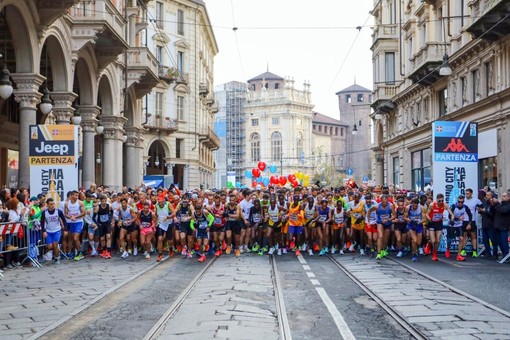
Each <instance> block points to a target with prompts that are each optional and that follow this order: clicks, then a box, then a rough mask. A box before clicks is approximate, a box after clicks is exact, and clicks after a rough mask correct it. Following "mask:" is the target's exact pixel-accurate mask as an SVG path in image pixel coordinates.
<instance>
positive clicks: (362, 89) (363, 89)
mask: <svg viewBox="0 0 510 340" xmlns="http://www.w3.org/2000/svg"><path fill="white" fill-rule="evenodd" d="M349 92H372V90H369V89H367V88H366V87H363V86H361V85H358V84H353V85H351V86H349V87H346V88H345V89H343V90H340V91H338V92H337V93H335V94H336V95H339V94H341V93H349Z"/></svg>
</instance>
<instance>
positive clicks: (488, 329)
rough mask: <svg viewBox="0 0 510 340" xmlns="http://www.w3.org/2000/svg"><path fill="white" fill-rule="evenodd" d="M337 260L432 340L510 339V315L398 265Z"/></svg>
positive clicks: (382, 262)
mask: <svg viewBox="0 0 510 340" xmlns="http://www.w3.org/2000/svg"><path fill="white" fill-rule="evenodd" d="M337 261H338V262H340V263H341V264H342V265H343V266H344V267H345V268H347V269H348V270H349V272H351V273H352V274H353V275H354V276H355V277H356V278H357V279H358V280H360V281H361V282H362V283H363V284H365V285H366V286H367V287H368V288H369V289H370V290H372V291H373V292H375V293H376V294H378V295H379V296H380V297H381V298H382V299H384V301H385V302H386V303H388V304H389V305H390V306H391V307H393V308H394V309H395V310H396V311H397V312H398V313H400V314H401V315H402V316H404V318H405V319H406V320H407V321H408V322H410V323H411V324H413V325H414V326H415V327H417V328H418V329H419V330H421V331H422V332H423V333H424V334H425V335H427V337H429V338H430V339H459V338H462V339H509V338H510V316H509V315H510V313H508V312H505V311H501V312H499V311H497V310H494V309H492V308H489V307H488V306H486V305H484V304H481V303H479V302H477V301H474V300H472V299H470V298H468V297H467V296H466V295H463V294H459V293H456V292H454V291H452V290H450V289H448V288H446V287H445V286H443V285H441V284H439V283H437V282H435V281H433V280H430V279H427V278H425V277H423V276H421V275H419V274H417V273H416V272H414V271H411V270H409V269H406V268H404V267H402V266H401V265H399V264H398V263H397V262H393V261H390V260H383V261H380V262H376V261H375V260H369V259H367V258H365V257H359V256H356V257H353V256H346V257H338V258H337ZM506 298H508V297H506ZM495 308H496V309H498V308H497V307H495Z"/></svg>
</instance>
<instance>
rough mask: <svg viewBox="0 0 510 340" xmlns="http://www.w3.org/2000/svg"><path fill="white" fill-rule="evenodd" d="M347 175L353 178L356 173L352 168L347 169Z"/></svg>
mask: <svg viewBox="0 0 510 340" xmlns="http://www.w3.org/2000/svg"><path fill="white" fill-rule="evenodd" d="M345 173H346V174H347V176H352V174H353V173H354V171H353V170H352V169H351V168H347V170H346V171H345Z"/></svg>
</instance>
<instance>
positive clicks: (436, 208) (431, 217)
mask: <svg viewBox="0 0 510 340" xmlns="http://www.w3.org/2000/svg"><path fill="white" fill-rule="evenodd" d="M445 211H447V212H448V214H449V218H450V219H452V218H453V213H452V211H451V210H450V209H449V208H448V207H447V206H446V205H445V204H444V195H443V194H437V195H436V201H435V202H433V203H432V204H430V205H429V207H428V209H427V219H428V221H429V223H428V229H429V239H430V244H431V245H432V246H429V244H427V246H426V247H425V248H426V249H427V248H430V247H432V261H437V260H438V258H437V250H438V248H439V241H440V240H441V236H442V234H443V215H444V212H445Z"/></svg>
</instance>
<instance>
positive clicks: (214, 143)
mask: <svg viewBox="0 0 510 340" xmlns="http://www.w3.org/2000/svg"><path fill="white" fill-rule="evenodd" d="M198 139H199V140H200V141H201V142H203V143H204V144H205V146H207V147H208V148H210V149H211V150H218V149H219V148H220V139H219V138H218V136H217V135H216V133H214V131H213V129H211V128H210V127H209V126H206V127H203V128H201V129H200V130H199V133H198Z"/></svg>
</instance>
